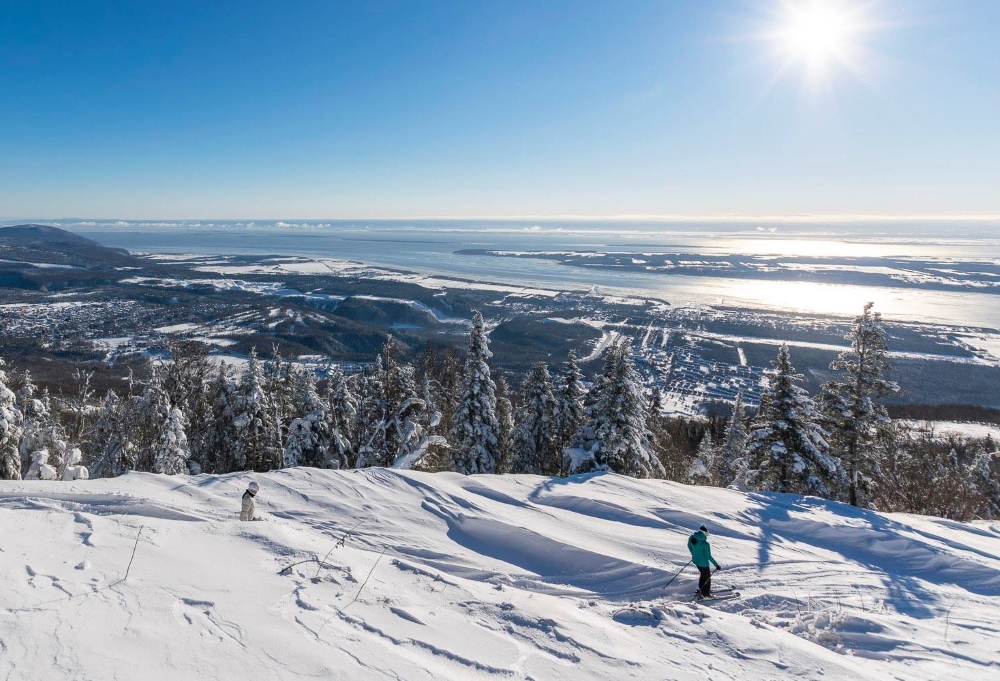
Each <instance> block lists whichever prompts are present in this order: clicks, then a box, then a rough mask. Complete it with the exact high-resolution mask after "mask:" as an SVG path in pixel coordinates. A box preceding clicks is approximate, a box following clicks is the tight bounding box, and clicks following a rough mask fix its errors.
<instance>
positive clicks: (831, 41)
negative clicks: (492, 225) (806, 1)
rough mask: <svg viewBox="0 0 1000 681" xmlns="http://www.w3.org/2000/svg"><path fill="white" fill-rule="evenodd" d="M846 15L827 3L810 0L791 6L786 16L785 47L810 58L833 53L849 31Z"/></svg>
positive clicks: (822, 56) (837, 49)
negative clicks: (807, 3) (797, 5)
mask: <svg viewBox="0 0 1000 681" xmlns="http://www.w3.org/2000/svg"><path fill="white" fill-rule="evenodd" d="M849 28H850V27H849V26H848V22H847V21H846V18H845V17H844V15H842V14H838V13H837V12H835V11H833V10H832V9H831V8H830V7H828V6H826V5H823V4H820V3H814V4H810V5H806V6H803V7H800V8H798V9H796V10H794V12H793V14H792V15H791V16H790V17H789V20H788V27H787V35H786V37H785V39H786V40H787V42H788V48H789V49H790V50H792V51H793V52H794V53H796V54H799V55H803V56H806V57H808V58H811V59H817V58H824V57H827V56H830V55H835V54H836V53H837V52H839V51H841V50H842V49H843V48H844V42H845V40H846V38H847V36H848V34H849Z"/></svg>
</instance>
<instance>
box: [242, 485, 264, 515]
mask: <svg viewBox="0 0 1000 681" xmlns="http://www.w3.org/2000/svg"><path fill="white" fill-rule="evenodd" d="M259 489H260V486H259V485H257V483H256V482H251V483H250V484H249V485H248V486H247V491H246V492H244V493H243V507H242V508H241V509H240V520H260V518H258V517H256V516H255V515H254V513H255V512H256V510H257V504H256V502H255V501H254V497H256V496H257V490H259Z"/></svg>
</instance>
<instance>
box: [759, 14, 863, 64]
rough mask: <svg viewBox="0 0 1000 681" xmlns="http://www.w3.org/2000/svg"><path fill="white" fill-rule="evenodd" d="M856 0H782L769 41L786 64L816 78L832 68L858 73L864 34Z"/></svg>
mask: <svg viewBox="0 0 1000 681" xmlns="http://www.w3.org/2000/svg"><path fill="white" fill-rule="evenodd" d="M862 10H863V5H862V4H861V3H860V2H859V1H858V0H795V1H792V0H786V1H785V2H783V3H782V4H781V13H780V14H779V16H778V17H777V26H776V28H775V30H774V31H773V32H772V33H771V38H772V40H773V41H774V43H776V47H777V48H778V50H779V52H780V53H781V54H782V55H783V58H784V60H785V61H786V68H787V67H791V66H793V65H798V66H799V67H800V68H803V69H804V70H805V71H806V73H807V74H808V75H812V76H817V75H820V74H822V73H826V72H829V71H831V69H832V68H833V67H835V66H842V67H846V68H848V69H849V70H852V71H855V72H857V71H858V70H859V69H860V66H861V64H860V62H861V61H862V59H861V56H862V55H861V52H862V49H861V45H860V40H861V37H862V34H863V33H864V31H865V23H864V21H863V20H862V17H861V12H862Z"/></svg>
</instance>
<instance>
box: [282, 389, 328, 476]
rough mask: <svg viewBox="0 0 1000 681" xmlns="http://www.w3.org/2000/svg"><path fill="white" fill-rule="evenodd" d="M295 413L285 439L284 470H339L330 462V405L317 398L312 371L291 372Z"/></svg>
mask: <svg viewBox="0 0 1000 681" xmlns="http://www.w3.org/2000/svg"><path fill="white" fill-rule="evenodd" d="M293 374H294V376H295V378H294V382H293V383H294V387H295V390H294V392H295V398H294V401H295V405H296V406H295V411H296V412H297V413H299V414H302V415H301V416H299V417H297V418H294V419H292V422H291V424H290V425H289V427H288V434H287V435H286V436H285V447H284V453H283V463H284V465H285V467H286V468H288V467H293V466H312V467H313V468H329V467H333V468H339V459H338V461H337V465H336V466H331V465H330V464H331V462H330V441H331V431H330V420H329V418H328V415H327V412H328V410H329V408H330V405H329V403H328V402H326V401H325V400H322V399H320V396H319V393H318V392H317V390H316V375H315V374H314V373H313V372H312V371H295V372H293Z"/></svg>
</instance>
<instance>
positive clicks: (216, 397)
mask: <svg viewBox="0 0 1000 681" xmlns="http://www.w3.org/2000/svg"><path fill="white" fill-rule="evenodd" d="M208 399H209V402H210V404H211V409H212V411H211V414H212V415H211V426H210V427H209V429H208V432H207V433H206V436H205V444H204V446H205V451H204V454H203V456H202V459H201V460H200V461H199V462H198V463H199V464H200V465H201V467H202V470H204V471H205V472H206V473H216V474H218V473H229V472H232V471H236V470H242V466H237V464H236V459H237V453H236V446H237V441H238V439H239V435H238V431H237V429H236V417H237V413H236V409H237V408H238V406H239V402H240V399H239V394H238V390H237V385H236V381H235V379H234V378H233V373H232V367H231V366H230V365H229V364H226V363H225V362H222V363H221V364H220V365H219V370H218V372H217V373H216V375H215V378H214V380H213V381H212V382H211V383H210V384H209V388H208Z"/></svg>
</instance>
